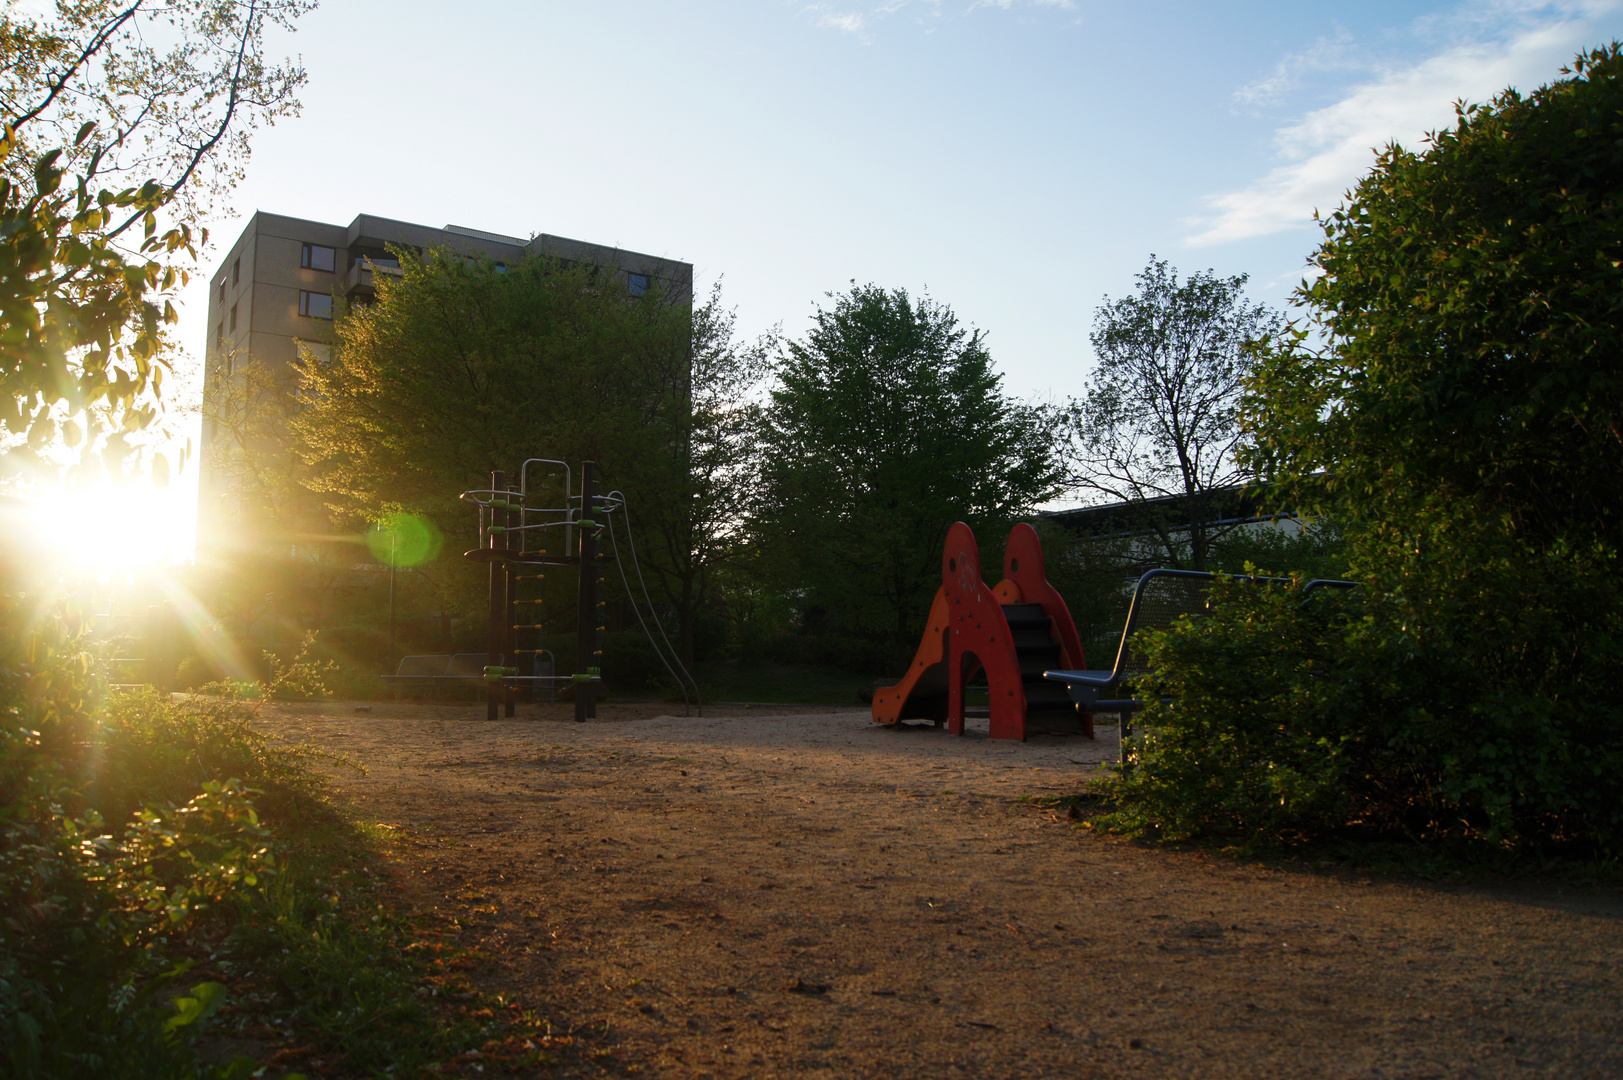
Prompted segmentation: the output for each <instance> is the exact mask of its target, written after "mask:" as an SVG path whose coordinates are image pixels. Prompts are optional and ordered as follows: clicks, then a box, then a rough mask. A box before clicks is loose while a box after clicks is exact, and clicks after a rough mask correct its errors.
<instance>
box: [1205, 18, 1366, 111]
mask: <svg viewBox="0 0 1623 1080" xmlns="http://www.w3.org/2000/svg"><path fill="white" fill-rule="evenodd" d="M1367 66H1368V63H1367V61H1362V60H1360V59H1359V57H1358V52H1357V49H1356V48H1355V47H1354V45H1353V41H1352V37H1351V35H1349V34H1348V33H1347V32H1346V31H1342V32H1341V33H1339V34H1338V35H1336V37H1334V38H1320V39H1319V40H1318V41H1316V42H1314V43H1313V45H1312V46H1311V47H1310V48H1307V49H1304V50H1302V51H1301V52H1299V53H1292V54H1291V55H1289V56H1287V57H1285V59H1283V60H1281V61H1280V62H1279V63H1278V64H1277V65H1276V66H1275V67H1274V71H1273V74H1271V75H1269V76H1268V77H1267V78H1265V79H1258V80H1257V81H1256V82H1254V83H1252V84H1251V85H1249V86H1242V87H1241V88H1240V89H1238V90H1236V91H1235V92H1234V101H1235V103H1236V104H1239V105H1266V104H1269V103H1271V102H1274V101H1277V100H1279V99H1280V98H1282V97H1284V96H1285V94H1287V93H1288V92H1290V91H1291V90H1294V89H1296V87H1297V86H1298V85H1299V84H1300V83H1301V81H1302V76H1303V75H1304V74H1307V73H1310V72H1320V71H1345V70H1347V69H1350V68H1358V67H1367Z"/></svg>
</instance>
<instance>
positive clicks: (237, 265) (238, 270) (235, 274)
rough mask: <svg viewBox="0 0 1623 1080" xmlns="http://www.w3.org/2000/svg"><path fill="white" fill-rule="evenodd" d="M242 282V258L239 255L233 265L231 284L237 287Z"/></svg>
mask: <svg viewBox="0 0 1623 1080" xmlns="http://www.w3.org/2000/svg"><path fill="white" fill-rule="evenodd" d="M241 280H242V257H241V256H240V255H239V256H238V257H237V260H236V261H235V262H233V263H232V264H231V284H233V285H235V284H237V283H238V282H239V281H241Z"/></svg>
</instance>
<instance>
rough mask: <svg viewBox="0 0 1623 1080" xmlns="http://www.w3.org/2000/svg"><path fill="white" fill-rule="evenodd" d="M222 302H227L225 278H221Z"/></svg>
mask: <svg viewBox="0 0 1623 1080" xmlns="http://www.w3.org/2000/svg"><path fill="white" fill-rule="evenodd" d="M220 303H222V304H223V303H225V278H221V279H220Z"/></svg>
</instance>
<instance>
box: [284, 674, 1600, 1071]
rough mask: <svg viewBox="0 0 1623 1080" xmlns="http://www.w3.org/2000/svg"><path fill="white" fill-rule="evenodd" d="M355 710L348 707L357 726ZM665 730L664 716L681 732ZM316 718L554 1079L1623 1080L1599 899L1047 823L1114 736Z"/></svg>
mask: <svg viewBox="0 0 1623 1080" xmlns="http://www.w3.org/2000/svg"><path fill="white" fill-rule="evenodd" d="M358 708H369V709H370V712H364V713H363V712H358V711H357V709H358ZM679 708H680V707H678V711H679ZM668 710H669V706H661V705H657V704H652V703H650V704H645V705H638V704H620V703H613V702H610V703H601V704H599V705H598V710H597V716H596V717H595V718H594V719H591V720H589V721H587V722H585V723H576V722H574V708H573V706H572V705H566V704H559V705H556V706H546V705H527V704H523V703H520V704H519V705H518V707H517V711H516V716H515V717H514V718H513V719H511V720H508V719H498V720H496V721H487V720H485V719H484V717H485V715H486V709H485V706H484V704H483V703H482V702H460V703H453V702H444V703H420V704H412V703H406V702H401V703H389V702H380V703H374V704H371V705H369V706H368V705H364V704H359V703H342V702H328V703H320V704H309V705H298V706H283V707H276V708H272V709H268V710H267V712H266V713H265V714H264V715H263V717H262V720H261V722H262V723H263V724H265V725H266V727H267V729H268V730H273V731H275V732H276V733H278V734H279V735H281V736H283V737H286V738H289V739H292V740H295V741H308V742H310V743H312V744H314V745H316V746H319V747H322V748H325V749H328V750H331V751H333V752H335V753H338V754H342V755H344V756H345V757H348V758H350V759H352V760H353V761H355V762H357V763H359V764H361V765H363V766H364V767H365V769H366V774H365V775H364V776H362V775H359V774H358V773H356V772H354V771H351V770H346V769H341V768H335V769H334V775H335V779H336V783H337V786H338V790H339V793H340V795H341V797H342V798H344V799H346V800H348V801H349V803H350V804H351V805H352V806H353V807H354V809H355V812H356V814H357V815H358V816H360V817H362V818H365V819H371V820H376V821H381V822H384V823H386V824H388V825H391V826H394V827H395V829H396V830H397V832H396V835H398V837H399V838H400V839H399V842H398V843H397V844H396V845H395V847H394V852H395V856H394V857H395V859H396V873H397V879H398V881H399V883H400V884H401V886H402V888H403V889H404V892H403V893H402V894H401V895H402V897H403V899H404V901H405V902H407V903H409V904H411V905H413V906H415V907H416V908H417V909H419V910H420V911H422V912H424V913H433V914H436V915H438V916H440V917H441V918H442V919H445V920H449V921H452V923H453V925H456V926H459V927H460V933H461V937H462V940H463V942H464V943H465V944H467V945H469V946H475V947H477V948H478V949H479V950H480V951H481V952H482V953H484V954H485V955H486V956H488V957H489V959H490V967H489V968H487V969H486V970H483V971H481V972H478V973H476V978H477V980H478V981H479V983H480V985H481V988H482V989H484V990H486V991H490V992H501V993H504V994H506V995H507V996H508V998H509V999H510V1000H513V1001H516V1002H519V1003H521V1004H523V1005H524V1006H525V1007H528V1008H533V1009H536V1010H538V1011H539V1012H540V1013H541V1014H542V1015H543V1016H545V1017H546V1018H547V1019H548V1020H549V1021H550V1022H551V1023H552V1025H553V1027H554V1030H555V1031H557V1032H559V1033H572V1034H573V1036H574V1037H575V1042H574V1043H573V1044H572V1048H571V1049H570V1050H569V1051H567V1052H566V1054H565V1056H564V1058H563V1059H562V1060H561V1061H560V1063H559V1065H558V1066H557V1067H556V1068H554V1069H551V1070H548V1071H547V1072H546V1073H545V1075H549V1076H576V1075H578V1076H597V1075H604V1076H631V1075H643V1076H673V1077H680V1076H693V1077H700V1076H714V1077H746V1076H747V1077H771V1076H797V1077H800V1076H811V1077H817V1076H827V1077H850V1076H897V1077H911V1076H975V1077H1038V1076H1053V1077H1075V1076H1118V1075H1119V1076H1177V1077H1229V1076H1234V1077H1239V1076H1245V1077H1273V1076H1279V1077H1287V1076H1290V1077H1295V1076H1302V1077H1307V1076H1313V1077H1319V1076H1336V1077H1423V1076H1436V1077H1441V1076H1482V1077H1489V1076H1492V1077H1497V1076H1563V1077H1600V1076H1615V1075H1618V1074H1619V1073H1623V1020H1620V1017H1619V1012H1618V1009H1617V1002H1618V1001H1619V1000H1623V973H1620V972H1619V970H1618V968H1617V966H1616V964H1615V962H1614V961H1615V957H1616V956H1617V955H1618V954H1619V952H1620V951H1623V897H1620V895H1619V893H1618V891H1617V890H1615V889H1605V888H1594V887H1587V888H1586V887H1575V886H1572V885H1568V884H1564V883H1561V882H1558V881H1549V882H1525V883H1515V882H1511V883H1494V884H1491V885H1449V884H1440V883H1427V882H1421V881H1413V880H1404V881H1398V880H1384V879H1379V878H1371V877H1368V876H1366V875H1363V874H1360V873H1358V872H1355V871H1353V870H1351V869H1348V868H1345V867H1341V866H1336V865H1313V866H1305V865H1297V866H1293V867H1290V868H1278V867H1273V868H1269V867H1263V866H1259V865H1255V864H1249V863H1246V862H1244V861H1241V860H1235V859H1228V858H1223V857H1220V856H1207V855H1202V854H1200V853H1191V852H1176V851H1166V850H1157V849H1152V848H1147V847H1143V846H1140V845H1136V844H1132V843H1128V842H1124V841H1121V840H1119V839H1115V838H1111V837H1108V836H1100V835H1095V834H1093V833H1091V832H1088V831H1085V830H1082V829H1079V828H1077V827H1076V824H1075V823H1074V822H1073V821H1072V820H1070V819H1069V818H1068V817H1067V815H1066V813H1065V811H1064V810H1063V809H1062V808H1060V807H1057V806H1055V805H1053V804H1052V800H1053V799H1054V798H1055V797H1058V796H1064V795H1068V794H1072V793H1074V792H1076V791H1077V790H1078V788H1079V787H1080V786H1081V783H1082V781H1083V780H1084V779H1085V778H1086V777H1087V776H1088V775H1090V774H1091V773H1092V772H1093V771H1094V770H1095V769H1096V768H1098V767H1099V765H1100V763H1101V762H1104V761H1107V760H1110V759H1113V758H1114V756H1115V753H1116V745H1115V731H1114V728H1113V727H1112V726H1110V725H1108V724H1106V723H1104V722H1102V721H1101V723H1100V724H1099V726H1098V731H1097V739H1096V740H1089V739H1088V738H1086V737H1085V736H1083V735H1081V734H1071V735H1047V734H1043V735H1033V736H1031V737H1029V738H1028V739H1026V740H1025V741H1021V740H1017V739H991V738H988V737H987V735H988V728H989V724H990V721H989V720H987V719H984V718H983V719H979V720H977V719H975V718H974V717H973V716H972V717H970V718H969V719H968V721H967V722H966V725H965V733H964V734H963V735H962V736H956V735H953V734H951V733H950V732H949V731H947V730H946V729H945V728H942V727H936V726H934V725H931V724H928V723H925V724H920V725H917V726H907V725H900V726H887V725H883V724H875V723H873V721H872V718H871V716H870V712H869V710H867V709H840V708H808V709H805V710H794V709H790V708H786V707H784V706H770V707H759V708H748V707H742V706H707V707H706V709H705V715H704V716H703V717H702V718H701V717H687V718H683V717H680V716H670V715H664V714H665V713H667V712H668Z"/></svg>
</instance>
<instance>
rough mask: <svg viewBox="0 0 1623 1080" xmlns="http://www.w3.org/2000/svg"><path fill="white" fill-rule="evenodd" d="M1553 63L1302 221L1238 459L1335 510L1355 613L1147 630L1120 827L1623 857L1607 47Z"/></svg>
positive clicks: (1615, 70)
mask: <svg viewBox="0 0 1623 1080" xmlns="http://www.w3.org/2000/svg"><path fill="white" fill-rule="evenodd" d="M1563 74H1564V75H1566V76H1567V77H1565V78H1562V79H1559V80H1556V81H1555V82H1553V83H1551V84H1549V85H1547V86H1543V87H1540V88H1539V89H1538V90H1537V91H1535V92H1533V93H1532V94H1529V95H1526V96H1523V95H1521V94H1519V93H1517V92H1515V91H1506V92H1505V93H1503V94H1501V95H1499V96H1498V97H1496V98H1495V99H1494V100H1493V101H1492V102H1491V103H1489V104H1486V105H1473V106H1469V107H1462V108H1461V109H1460V112H1459V116H1458V121H1457V123H1456V125H1455V126H1454V127H1453V128H1452V129H1448V130H1444V131H1440V132H1436V133H1434V134H1432V135H1431V136H1429V137H1428V143H1429V145H1428V146H1427V147H1426V148H1425V149H1424V150H1423V151H1421V152H1413V151H1410V150H1406V149H1404V148H1402V147H1398V146H1392V147H1388V148H1387V149H1386V150H1384V151H1383V152H1382V153H1381V154H1380V156H1379V158H1378V159H1377V161H1376V165H1375V168H1374V169H1373V170H1372V171H1371V172H1370V174H1369V175H1368V176H1366V177H1365V178H1364V179H1363V180H1362V181H1360V183H1359V184H1358V186H1357V188H1356V189H1355V190H1354V191H1353V193H1352V194H1351V196H1350V198H1349V200H1348V203H1347V205H1346V206H1345V207H1343V208H1341V209H1339V210H1337V211H1335V212H1334V213H1332V214H1331V215H1329V216H1328V217H1327V218H1326V219H1325V221H1324V230H1325V238H1324V242H1323V244H1322V245H1321V246H1320V248H1319V250H1318V251H1317V252H1316V253H1315V255H1314V256H1313V260H1312V261H1313V263H1314V265H1315V266H1316V267H1317V269H1318V270H1319V271H1320V272H1319V273H1318V274H1317V275H1316V276H1315V277H1314V278H1313V280H1312V281H1311V282H1310V283H1307V284H1304V285H1303V286H1302V288H1301V289H1300V290H1299V292H1298V298H1299V299H1300V300H1301V301H1302V303H1303V304H1304V305H1306V306H1307V307H1308V308H1309V310H1310V312H1311V317H1312V320H1313V321H1314V323H1316V324H1317V328H1318V330H1319V331H1320V333H1321V334H1322V339H1323V342H1324V347H1323V348H1319V349H1308V348H1306V347H1305V341H1306V337H1307V334H1306V331H1301V333H1302V340H1301V341H1299V342H1298V343H1297V344H1296V345H1295V346H1293V347H1290V348H1279V349H1267V350H1263V351H1262V352H1261V353H1259V364H1258V368H1257V374H1256V377H1255V378H1254V380H1253V381H1252V383H1251V386H1250V391H1249V393H1250V399H1249V402H1248V406H1247V424H1248V426H1249V428H1250V434H1251V436H1252V442H1251V444H1250V450H1249V454H1250V458H1251V461H1252V463H1253V464H1254V465H1256V466H1257V467H1258V469H1259V471H1260V472H1261V473H1262V474H1263V475H1265V476H1266V477H1267V478H1268V479H1270V480H1272V481H1274V482H1275V483H1276V485H1277V487H1276V490H1278V491H1280V492H1281V493H1283V495H1284V497H1286V498H1289V499H1292V500H1294V501H1295V502H1296V505H1298V506H1300V507H1302V508H1303V509H1304V510H1307V511H1311V512H1313V513H1315V514H1317V515H1321V516H1327V517H1329V518H1331V519H1333V520H1336V521H1338V522H1340V523H1342V524H1343V525H1344V526H1345V528H1346V536H1347V540H1346V547H1345V555H1346V558H1347V561H1348V568H1349V573H1348V576H1350V577H1352V578H1355V579H1356V580H1359V581H1361V582H1363V584H1364V588H1363V590H1362V595H1361V597H1360V598H1359V599H1358V600H1357V601H1356V602H1355V603H1356V604H1358V605H1360V606H1359V607H1357V609H1356V617H1355V615H1354V612H1351V611H1349V612H1346V613H1341V614H1337V615H1335V616H1334V617H1331V616H1329V615H1323V614H1320V613H1318V612H1317V611H1316V610H1315V609H1312V608H1305V609H1304V608H1299V607H1292V606H1290V605H1289V603H1288V602H1287V600H1286V599H1284V598H1282V597H1280V596H1276V595H1273V594H1270V593H1267V592H1259V593H1257V594H1255V595H1246V596H1228V597H1226V598H1224V604H1223V606H1222V607H1221V608H1219V609H1217V610H1214V611H1213V612H1212V613H1210V614H1209V615H1208V616H1206V617H1205V618H1203V619H1200V620H1197V621H1195V622H1192V623H1190V624H1188V625H1186V626H1183V627H1180V628H1178V629H1176V630H1174V631H1172V632H1170V633H1168V634H1166V635H1164V636H1162V637H1160V638H1159V639H1158V640H1156V641H1155V642H1154V643H1153V653H1154V655H1156V656H1157V657H1158V659H1159V663H1160V665H1161V666H1160V669H1159V676H1158V677H1157V678H1156V679H1154V680H1150V681H1149V683H1150V685H1148V686H1147V687H1146V688H1145V690H1146V692H1147V693H1149V694H1151V695H1156V696H1158V695H1170V696H1172V697H1173V698H1175V699H1176V701H1175V703H1174V704H1172V705H1170V706H1161V705H1156V706H1154V707H1152V708H1150V709H1148V710H1146V713H1145V716H1144V718H1143V719H1144V724H1145V727H1144V734H1143V735H1142V736H1141V739H1140V742H1139V744H1138V746H1137V757H1136V760H1135V761H1134V762H1133V763H1132V764H1131V766H1130V768H1128V769H1127V770H1126V771H1125V772H1124V774H1123V775H1122V776H1121V777H1120V778H1119V780H1118V781H1117V783H1116V789H1117V792H1118V794H1119V796H1120V797H1121V803H1120V810H1119V812H1118V821H1119V822H1121V823H1122V824H1125V825H1127V826H1128V827H1130V828H1134V829H1137V830H1143V831H1147V830H1152V829H1159V830H1160V831H1162V832H1163V833H1170V834H1174V835H1190V834H1195V833H1202V832H1208V833H1210V832H1221V833H1235V834H1241V835H1246V836H1250V837H1262V838H1272V839H1280V838H1287V837H1289V836H1290V835H1292V834H1304V833H1307V834H1316V835H1322V834H1324V833H1325V832H1327V831H1339V830H1344V829H1347V828H1355V829H1369V830H1376V831H1383V832H1389V831H1392V830H1400V831H1402V832H1403V833H1406V834H1408V835H1410V836H1416V837H1424V838H1447V837H1459V838H1464V839H1468V840H1473V841H1479V842H1482V843H1487V844H1491V845H1495V846H1498V847H1501V848H1507V847H1508V848H1513V849H1518V850H1522V849H1533V848H1546V849H1547V848H1561V847H1578V848H1583V849H1587V851H1588V852H1591V853H1601V854H1609V855H1615V854H1616V853H1617V851H1618V850H1619V848H1620V847H1623V798H1620V796H1623V710H1620V708H1619V706H1618V702H1619V701H1620V700H1623V696H1620V692H1623V586H1620V585H1619V583H1618V571H1619V565H1620V562H1623V515H1620V514H1619V513H1618V509H1617V508H1618V506H1619V505H1620V499H1623V484H1620V482H1623V438H1620V437H1619V432H1620V430H1623V425H1620V415H1623V414H1620V411H1619V408H1620V407H1619V402H1620V401H1623V396H1620V393H1619V390H1620V388H1623V364H1620V362H1619V356H1620V355H1623V354H1620V351H1619V344H1620V340H1623V339H1620V329H1623V318H1620V315H1623V299H1620V298H1623V287H1620V286H1623V261H1620V260H1619V258H1618V252H1619V244H1620V239H1623V50H1620V48H1619V46H1617V45H1615V44H1614V45H1612V46H1609V47H1606V48H1603V49H1598V50H1594V51H1592V52H1590V53H1588V54H1586V55H1584V56H1581V57H1579V58H1578V59H1577V61H1575V62H1574V64H1573V66H1572V69H1571V70H1570V71H1567V72H1564V73H1563ZM1282 605H1283V606H1282ZM1325 619H1328V620H1329V621H1323V620H1325Z"/></svg>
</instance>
